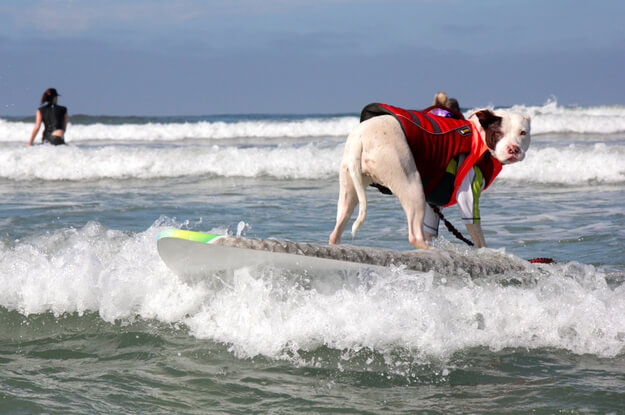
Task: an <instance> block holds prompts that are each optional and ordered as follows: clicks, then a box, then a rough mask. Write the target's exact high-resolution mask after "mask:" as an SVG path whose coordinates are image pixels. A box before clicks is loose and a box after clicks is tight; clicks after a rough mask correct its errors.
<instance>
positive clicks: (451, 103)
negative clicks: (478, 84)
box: [445, 98, 460, 112]
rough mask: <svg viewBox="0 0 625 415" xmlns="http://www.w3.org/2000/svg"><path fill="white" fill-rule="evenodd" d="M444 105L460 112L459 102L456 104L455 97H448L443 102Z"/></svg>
mask: <svg viewBox="0 0 625 415" xmlns="http://www.w3.org/2000/svg"><path fill="white" fill-rule="evenodd" d="M445 106H446V107H447V108H449V109H451V110H454V111H456V112H460V104H458V100H457V99H456V98H449V99H447V101H446V102H445Z"/></svg>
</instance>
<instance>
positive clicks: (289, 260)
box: [157, 229, 527, 276]
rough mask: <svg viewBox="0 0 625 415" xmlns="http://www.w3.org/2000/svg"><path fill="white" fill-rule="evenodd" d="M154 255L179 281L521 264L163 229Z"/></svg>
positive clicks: (476, 270) (492, 256) (496, 269)
mask: <svg viewBox="0 0 625 415" xmlns="http://www.w3.org/2000/svg"><path fill="white" fill-rule="evenodd" d="M157 249H158V253H159V255H160V257H161V259H162V260H163V261H164V262H165V264H166V265H167V266H168V267H169V268H170V269H172V270H173V271H174V272H175V273H176V274H178V275H181V276H198V275H200V276H201V275H209V274H210V273H212V272H217V271H224V270H233V269H238V268H242V267H258V266H272V267H279V268H287V269H300V270H301V269H304V270H316V271H324V270H347V271H363V270H365V269H372V270H379V271H381V270H386V271H388V270H390V269H391V268H392V267H401V268H402V269H404V270H408V271H416V272H427V271H437V272H443V273H457V272H458V271H459V270H461V271H462V272H465V273H468V274H469V275H471V276H479V275H490V274H495V273H504V272H507V271H510V270H520V269H524V268H525V267H526V264H527V262H525V261H523V260H521V259H520V258H516V257H514V256H512V255H506V254H500V253H497V252H494V251H493V252H483V253H481V254H478V253H476V254H473V255H462V254H460V253H457V252H454V251H451V250H445V249H432V250H410V251H396V250H390V249H380V248H371V247H361V246H353V245H321V244H311V243H302V242H292V241H281V240H276V239H262V238H247V237H240V236H230V235H221V234H216V233H203V232H194V231H188V230H181V229H166V230H163V231H162V232H160V234H159V235H158V239H157Z"/></svg>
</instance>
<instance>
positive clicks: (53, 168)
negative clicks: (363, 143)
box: [0, 144, 342, 181]
mask: <svg viewBox="0 0 625 415" xmlns="http://www.w3.org/2000/svg"><path fill="white" fill-rule="evenodd" d="M341 154H342V146H331V147H325V146H323V145H315V144H308V145H305V146H298V147H282V146H274V147H261V148H258V147H247V148H238V147H233V146H225V147H221V146H205V147H195V146H185V147H175V148H143V147H125V146H104V147H100V148H81V147H76V146H64V147H52V146H37V147H35V148H27V147H17V148H16V147H14V148H12V149H6V150H5V151H3V152H0V177H1V178H7V179H13V180H35V179H41V180H76V181H80V180H93V179H108V178H114V179H125V178H138V179H153V178H164V177H185V176H189V177H194V176H202V175H213V176H224V177H235V176H240V177H259V176H273V177H277V178H283V179H302V178H324V177H330V176H332V175H335V174H336V172H337V171H338V163H339V162H340V159H341Z"/></svg>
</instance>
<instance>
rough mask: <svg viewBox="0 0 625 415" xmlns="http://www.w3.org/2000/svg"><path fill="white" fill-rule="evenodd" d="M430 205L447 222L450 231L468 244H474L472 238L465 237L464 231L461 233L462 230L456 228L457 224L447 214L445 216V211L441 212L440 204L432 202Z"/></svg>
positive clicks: (446, 225)
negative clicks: (447, 217) (449, 219)
mask: <svg viewBox="0 0 625 415" xmlns="http://www.w3.org/2000/svg"><path fill="white" fill-rule="evenodd" d="M430 207H431V208H432V210H434V212H436V214H437V215H438V217H439V218H441V220H442V221H443V223H444V224H445V227H446V228H447V230H448V231H449V232H451V233H453V234H454V236H455V237H456V238H458V239H460V240H461V241H463V242H465V243H466V244H467V245H469V246H473V242H471V241H470V240H468V239H467V238H465V237H464V235H463V234H462V233H460V231H459V230H458V229H456V228H455V226H454V225H453V224H452V223H451V222H450V221H448V220H447V219H446V218H445V216H443V212H441V210H440V208H439V207H438V206H436V205H433V204H431V203H430Z"/></svg>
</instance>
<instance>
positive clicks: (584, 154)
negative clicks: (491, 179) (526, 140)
mask: <svg viewBox="0 0 625 415" xmlns="http://www.w3.org/2000/svg"><path fill="white" fill-rule="evenodd" d="M623 160H625V147H624V146H619V145H607V144H605V143H599V144H594V145H577V144H572V145H569V146H565V147H542V148H541V147H540V146H534V147H530V150H529V152H528V153H527V157H526V159H525V160H523V161H522V162H520V163H516V164H512V165H509V166H505V167H504V168H503V170H502V172H501V174H500V176H499V178H505V179H511V180H522V181H525V182H530V183H559V184H585V183H592V182H595V183H623V182H625V165H624V164H623Z"/></svg>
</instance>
